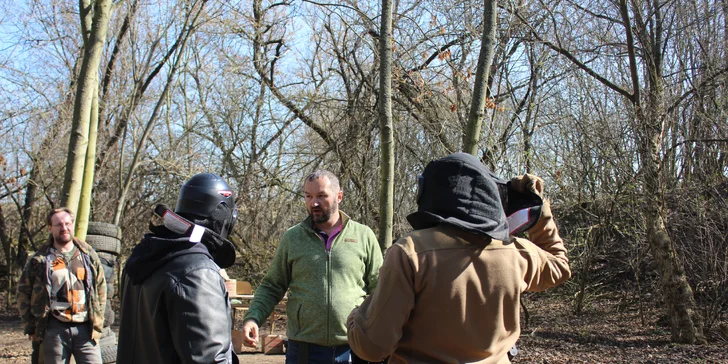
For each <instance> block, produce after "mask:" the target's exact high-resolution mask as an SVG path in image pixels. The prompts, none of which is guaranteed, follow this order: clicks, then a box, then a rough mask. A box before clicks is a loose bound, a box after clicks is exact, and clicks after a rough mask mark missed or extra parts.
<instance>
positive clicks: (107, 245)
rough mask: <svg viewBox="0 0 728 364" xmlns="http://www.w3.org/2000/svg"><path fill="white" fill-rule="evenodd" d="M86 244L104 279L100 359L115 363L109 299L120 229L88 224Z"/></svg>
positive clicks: (111, 310)
mask: <svg viewBox="0 0 728 364" xmlns="http://www.w3.org/2000/svg"><path fill="white" fill-rule="evenodd" d="M86 242H87V243H88V244H89V245H91V247H92V248H94V250H96V254H98V256H99V259H100V260H101V266H102V267H103V268H104V276H105V277H106V310H105V311H104V331H103V335H102V336H101V340H100V341H99V345H100V347H101V359H102V361H103V362H104V363H116V334H115V333H114V331H112V330H111V324H113V323H114V310H113V309H112V307H111V297H113V296H114V292H115V291H116V290H115V288H116V287H115V285H114V267H115V266H116V262H117V260H118V257H119V253H121V228H120V227H119V226H117V225H114V224H109V223H105V222H89V223H88V230H87V233H86Z"/></svg>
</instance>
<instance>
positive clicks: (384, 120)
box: [379, 0, 394, 252]
mask: <svg viewBox="0 0 728 364" xmlns="http://www.w3.org/2000/svg"><path fill="white" fill-rule="evenodd" d="M379 34H380V36H379V138H380V145H381V153H382V154H381V158H382V164H381V167H380V168H381V169H380V172H379V173H380V178H379V246H380V247H381V248H382V252H384V251H385V250H386V249H387V248H389V247H390V246H391V245H392V226H393V220H394V137H393V135H394V131H393V130H392V0H382V26H381V28H380V32H379Z"/></svg>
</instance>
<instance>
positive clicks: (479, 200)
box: [347, 153, 571, 364]
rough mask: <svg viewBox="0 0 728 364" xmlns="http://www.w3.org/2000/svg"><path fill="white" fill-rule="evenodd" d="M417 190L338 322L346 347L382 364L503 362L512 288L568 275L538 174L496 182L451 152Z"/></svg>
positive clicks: (552, 282)
mask: <svg viewBox="0 0 728 364" xmlns="http://www.w3.org/2000/svg"><path fill="white" fill-rule="evenodd" d="M418 188H419V190H418V198H417V205H418V210H417V211H416V212H414V213H412V214H410V215H409V216H407V220H408V221H409V223H410V224H411V225H412V227H413V228H414V231H412V232H410V233H409V234H407V235H405V236H404V237H402V238H400V239H399V240H398V241H397V242H396V243H395V244H393V245H392V246H391V247H390V248H389V249H388V250H387V255H386V257H385V259H384V263H383V264H382V268H381V269H380V272H379V284H378V285H377V289H376V290H375V291H374V293H373V294H372V295H371V296H369V297H368V298H367V299H366V300H364V302H363V303H362V304H361V306H359V307H357V308H356V309H354V310H353V311H352V312H351V314H350V315H349V317H348V319H347V328H348V339H349V344H350V346H351V349H352V351H353V352H354V353H356V354H357V355H358V356H359V357H361V358H363V359H365V360H370V361H377V360H381V359H382V358H384V357H386V356H388V355H391V356H390V358H389V363H390V364H394V363H509V362H510V361H509V358H508V353H509V351H510V349H511V348H512V347H513V345H514V344H515V343H516V340H518V336H519V334H520V326H519V314H520V312H519V302H520V301H519V299H520V296H521V294H522V293H523V292H524V291H541V290H545V289H547V288H549V287H553V286H556V285H558V284H560V283H562V282H564V281H566V280H567V279H569V277H570V276H571V270H570V268H569V260H568V259H567V257H566V248H565V247H564V244H563V241H562V240H561V238H560V237H559V233H558V229H557V228H556V224H555V223H554V220H553V216H552V214H551V209H550V207H549V202H548V200H544V199H543V198H542V194H543V181H542V180H541V179H540V178H538V177H536V176H533V175H529V174H526V175H524V176H519V177H517V178H514V179H512V180H511V181H510V182H505V181H502V180H500V179H498V178H496V177H495V176H494V175H493V174H492V173H491V172H490V171H489V170H488V168H486V167H485V166H484V165H483V164H482V163H481V162H480V161H479V160H478V159H477V158H475V157H474V156H472V155H470V154H465V153H455V154H451V155H449V156H446V157H443V158H441V159H438V160H435V161H432V162H430V163H429V164H428V165H427V166H426V167H425V170H424V172H423V173H422V176H421V178H420V179H419V181H418ZM504 202H505V203H504ZM506 213H508V215H506ZM511 225H513V226H511ZM521 231H527V232H528V235H529V239H530V240H527V239H524V238H517V237H514V236H513V235H514V234H518V233H519V232H521ZM433 332H436V333H441V334H440V335H438V334H433ZM442 333H446V334H445V335H442Z"/></svg>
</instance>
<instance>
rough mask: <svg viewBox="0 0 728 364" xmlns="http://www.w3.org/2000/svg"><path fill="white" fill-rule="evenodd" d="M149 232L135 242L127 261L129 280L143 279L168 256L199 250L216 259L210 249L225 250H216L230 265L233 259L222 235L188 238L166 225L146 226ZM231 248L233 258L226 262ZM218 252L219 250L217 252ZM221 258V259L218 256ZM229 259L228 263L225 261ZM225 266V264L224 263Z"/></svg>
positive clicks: (163, 262) (137, 282) (169, 258)
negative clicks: (219, 237) (217, 237)
mask: <svg viewBox="0 0 728 364" xmlns="http://www.w3.org/2000/svg"><path fill="white" fill-rule="evenodd" d="M149 229H150V231H151V233H149V234H146V235H144V238H142V240H141V241H140V242H139V244H137V245H136V246H135V247H134V249H133V250H132V252H131V255H130V256H129V260H127V262H126V268H125V271H126V275H127V276H129V279H131V282H132V284H139V283H141V282H144V280H146V279H147V278H148V277H149V276H150V275H152V273H154V272H155V271H156V270H157V269H159V268H160V267H162V266H164V265H165V264H167V262H169V261H170V260H172V259H174V258H176V257H179V256H182V255H187V254H202V255H205V256H207V257H208V258H210V259H211V260H215V259H214V257H213V255H212V254H211V251H214V252H216V253H219V251H225V252H226V253H227V254H219V255H220V257H221V258H222V257H225V258H224V259H222V260H223V261H222V262H218V261H217V260H216V261H215V263H217V264H218V266H220V265H221V264H220V263H223V264H227V266H230V265H232V263H233V262H234V261H235V260H234V259H235V251H234V250H233V248H232V246H230V247H228V245H232V243H230V242H229V241H227V240H225V239H216V238H215V237H214V236H208V234H206V235H205V236H204V237H203V240H202V241H201V242H199V243H193V242H190V237H189V236H188V235H184V234H178V233H175V232H172V231H171V230H169V229H168V228H166V227H165V226H154V225H151V226H150V227H149ZM228 250H232V253H233V254H232V262H229V260H230V259H229V258H228V257H229V256H230V254H229V252H228ZM216 255H218V254H216ZM218 260H220V259H218ZM228 263H229V264H228ZM227 266H226V267H227Z"/></svg>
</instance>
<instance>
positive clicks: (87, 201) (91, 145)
mask: <svg viewBox="0 0 728 364" xmlns="http://www.w3.org/2000/svg"><path fill="white" fill-rule="evenodd" d="M94 84H95V85H98V82H94ZM97 87H98V86H97ZM89 122H90V125H89V131H88V149H87V150H86V162H85V164H84V170H83V188H82V190H81V199H80V201H79V202H78V213H77V214H76V237H78V238H79V239H81V240H86V230H87V229H88V222H89V218H90V215H91V201H92V199H91V196H92V193H93V188H94V169H95V166H96V163H95V162H96V141H97V138H98V131H99V94H98V92H94V93H93V102H92V103H91V120H90V121H89Z"/></svg>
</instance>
